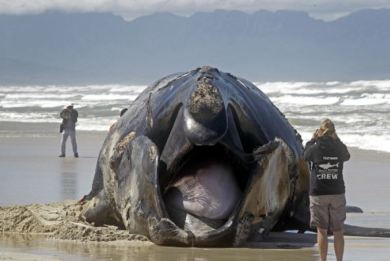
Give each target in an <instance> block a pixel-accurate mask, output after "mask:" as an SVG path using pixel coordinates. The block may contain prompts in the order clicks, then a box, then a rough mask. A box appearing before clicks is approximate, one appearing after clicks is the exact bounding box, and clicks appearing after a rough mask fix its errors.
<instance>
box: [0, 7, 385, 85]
mask: <svg viewBox="0 0 390 261" xmlns="http://www.w3.org/2000/svg"><path fill="white" fill-rule="evenodd" d="M389 28H390V10H385V9H384V10H362V11H359V12H356V13H353V14H351V15H349V16H346V17H343V18H341V19H338V20H335V21H332V22H324V21H320V20H315V19H313V18H311V17H309V16H308V15H307V14H306V13H303V12H295V11H278V12H268V11H259V12H256V13H253V14H246V13H243V12H238V11H215V12H212V13H195V14H194V15H192V16H191V17H181V16H175V15H172V14H169V13H157V14H154V15H149V16H144V17H140V18H138V19H135V20H133V21H131V22H127V21H125V20H123V19H122V18H121V17H118V16H114V15H112V14H104V13H103V14H99V13H86V14H68V13H57V12H52V13H45V14H41V15H20V16H12V15H0V36H1V38H0V85H2V84H31V83H35V84H44V83H63V84H71V83H72V84H74V83H108V82H111V83H112V82H117V83H130V82H131V83H150V82H152V81H154V80H156V79H157V78H159V77H161V76H164V75H165V74H169V73H172V72H177V71H185V70H188V69H192V68H195V67H198V66H201V65H204V64H208V65H212V66H217V67H220V68H221V69H223V70H225V71H229V72H232V73H234V74H238V75H241V76H243V77H246V78H248V79H250V80H253V81H258V80H267V81H268V80H355V79H383V78H390V29H389Z"/></svg>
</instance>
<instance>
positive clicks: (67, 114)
mask: <svg viewBox="0 0 390 261" xmlns="http://www.w3.org/2000/svg"><path fill="white" fill-rule="evenodd" d="M78 116H79V114H78V112H77V111H76V110H75V109H73V104H70V105H68V106H67V107H66V108H65V109H63V110H62V111H61V113H60V117H61V118H62V123H61V126H60V132H62V139H61V154H60V155H59V157H65V152H66V140H67V139H68V137H69V136H70V139H71V142H72V148H73V154H74V156H75V158H78V157H79V154H78V152H77V142H76V122H77V118H78Z"/></svg>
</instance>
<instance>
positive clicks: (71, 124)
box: [60, 109, 79, 132]
mask: <svg viewBox="0 0 390 261" xmlns="http://www.w3.org/2000/svg"><path fill="white" fill-rule="evenodd" d="M60 117H61V118H62V124H61V125H62V126H61V127H60V128H61V129H71V130H75V128H76V122H77V118H78V117H79V113H78V112H77V111H76V110H74V109H64V110H62V111H61V113H60ZM60 132H62V131H61V130H60Z"/></svg>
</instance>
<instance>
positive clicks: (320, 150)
mask: <svg viewBox="0 0 390 261" xmlns="http://www.w3.org/2000/svg"><path fill="white" fill-rule="evenodd" d="M304 157H305V160H306V161H308V162H309V164H310V172H311V175H310V225H311V226H312V227H316V228H317V241H318V247H319V251H320V257H321V261H325V260H326V257H327V253H328V230H329V231H332V232H333V235H334V250H335V254H336V259H337V261H341V260H343V255H344V232H343V229H344V221H345V218H346V199H345V185H344V179H343V163H344V161H347V160H349V158H350V154H349V152H348V149H347V147H346V146H345V144H344V143H343V142H342V141H341V140H340V139H339V138H338V136H337V134H336V129H335V126H334V124H333V122H332V121H331V120H329V119H325V120H323V121H322V122H321V125H320V128H319V129H317V130H316V131H315V133H314V134H313V137H312V139H311V140H310V141H308V142H307V144H306V147H305V151H304Z"/></svg>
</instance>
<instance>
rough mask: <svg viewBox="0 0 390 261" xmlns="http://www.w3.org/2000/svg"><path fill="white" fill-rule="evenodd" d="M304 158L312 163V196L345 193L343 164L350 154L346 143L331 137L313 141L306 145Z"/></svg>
mask: <svg viewBox="0 0 390 261" xmlns="http://www.w3.org/2000/svg"><path fill="white" fill-rule="evenodd" d="M304 157H305V160H306V161H308V162H309V163H310V172H311V175H310V195H312V196H317V195H335V194H343V193H345V185H344V179H343V162H344V161H347V160H349V158H350V154H349V152H348V149H347V147H346V146H345V144H344V143H342V142H341V141H340V140H339V139H333V138H331V137H329V136H322V137H320V138H318V139H317V140H313V139H312V140H310V141H308V142H307V143H306V147H305V152H304Z"/></svg>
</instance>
